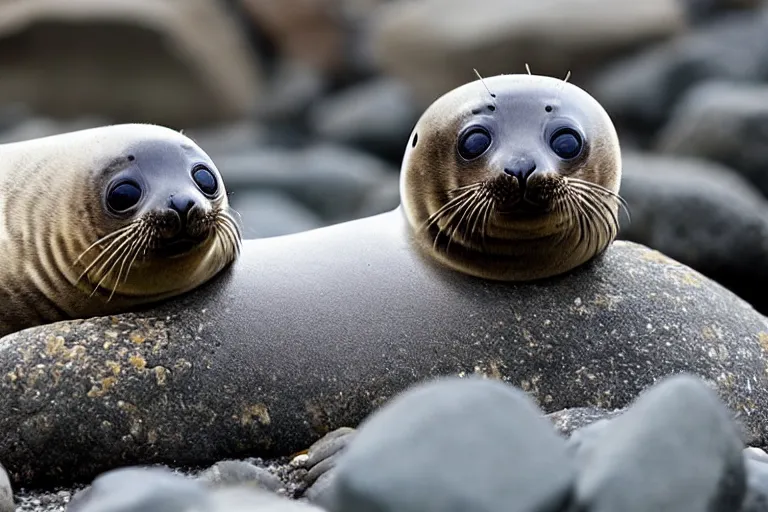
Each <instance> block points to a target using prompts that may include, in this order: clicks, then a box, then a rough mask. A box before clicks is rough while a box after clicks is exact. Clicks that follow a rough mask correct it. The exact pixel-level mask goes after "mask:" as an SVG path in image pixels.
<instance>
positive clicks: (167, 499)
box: [67, 467, 212, 512]
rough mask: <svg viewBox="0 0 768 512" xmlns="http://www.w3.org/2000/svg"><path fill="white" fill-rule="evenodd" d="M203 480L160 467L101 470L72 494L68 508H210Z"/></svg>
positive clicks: (93, 511)
mask: <svg viewBox="0 0 768 512" xmlns="http://www.w3.org/2000/svg"><path fill="white" fill-rule="evenodd" d="M211 506H212V503H211V497H210V494H209V493H208V491H207V488H206V486H205V485H204V484H203V483H202V482H198V481H195V480H192V479H190V478H188V477H186V476H183V475H181V474H177V473H174V472H172V471H171V470H169V469H166V468H161V467H127V468H121V469H115V470H112V471H108V472H106V473H103V474H102V475H100V476H99V477H97V478H96V479H94V481H93V483H92V484H91V486H90V487H89V488H87V489H85V490H83V491H81V492H80V493H78V494H77V495H75V496H74V497H73V499H72V501H71V502H70V504H69V507H68V508H67V511H68V512H134V511H135V512H139V511H141V512H193V511H206V510H210V509H211Z"/></svg>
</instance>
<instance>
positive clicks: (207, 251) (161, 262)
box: [0, 125, 241, 334]
mask: <svg viewBox="0 0 768 512" xmlns="http://www.w3.org/2000/svg"><path fill="white" fill-rule="evenodd" d="M0 185H2V190H3V192H0V220H2V225H0V249H1V250H2V252H3V254H4V256H5V259H6V261H9V262H10V263H9V264H8V265H4V266H3V267H2V270H0V298H2V299H3V303H4V304H6V307H5V308H4V309H5V311H3V312H2V313H0V334H3V333H7V332H9V331H13V330H18V329H20V328H24V327H27V326H31V325H36V324H40V323H48V322H52V321H57V320H60V319H64V318H81V317H87V316H94V315H101V314H111V313H115V312H121V311H125V310H127V309H129V308H131V307H133V306H135V305H138V304H143V303H149V302H154V301H157V300H160V299H164V298H168V297H172V296H175V295H178V294H181V293H183V292H186V291H189V290H191V289H193V288H196V287H197V286H199V285H201V284H203V283H204V282H206V281H207V280H209V279H210V278H211V277H213V276H214V275H216V274H217V273H218V272H219V271H221V270H222V269H223V268H224V267H225V266H227V265H228V264H229V263H231V262H232V261H233V260H234V259H235V258H236V257H237V255H238V254H239V251H240V246H241V229H240V226H239V223H238V221H237V220H236V218H235V217H234V215H235V212H234V211H232V210H231V209H230V207H229V202H228V199H227V193H226V189H225V187H224V183H223V181H222V178H221V175H220V174H219V171H218V170H217V169H216V166H215V165H214V163H213V162H212V161H211V159H210V158H209V157H208V155H207V154H206V153H205V152H204V151H203V150H202V149H201V148H200V147H198V146H197V145H196V144H195V143H194V142H193V141H192V140H191V139H189V138H188V137H185V136H184V135H182V134H180V133H178V132H175V131H173V130H170V129H168V128H163V127H159V126H153V125H116V126H108V127H103V128H96V129H90V130H83V131H79V132H73V133H69V134H64V135H58V136H53V137H45V138H41V139H35V140H30V141H25V142H20V143H15V144H8V145H5V146H0Z"/></svg>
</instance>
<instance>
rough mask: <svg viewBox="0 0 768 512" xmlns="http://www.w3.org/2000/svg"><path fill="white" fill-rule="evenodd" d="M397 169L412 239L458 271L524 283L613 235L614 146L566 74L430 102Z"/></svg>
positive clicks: (597, 113)
mask: <svg viewBox="0 0 768 512" xmlns="http://www.w3.org/2000/svg"><path fill="white" fill-rule="evenodd" d="M410 140H411V143H410V144H409V145H408V147H407V149H406V152H405V156H404V159H403V163H402V168H401V186H400V196H401V201H402V207H403V211H404V213H405V216H406V218H407V219H408V222H409V224H410V226H411V229H412V230H413V234H414V239H415V240H416V242H417V245H418V246H419V247H420V249H421V250H423V251H424V252H425V253H427V254H429V255H430V256H431V257H434V258H435V259H437V260H438V261H440V262H441V263H443V264H445V265H447V266H449V267H451V268H453V269H455V270H458V271H461V272H464V273H467V274H470V275H474V276H477V277H482V278H486V279H494V280H502V281H528V280H534V279H540V278H546V277H551V276H554V275H558V274H562V273H564V272H567V271H569V270H571V269H573V268H575V267H577V266H579V265H581V264H583V263H585V262H586V261H589V260H590V259H592V258H593V257H595V256H597V255H599V254H600V253H602V252H603V251H604V250H605V249H606V248H607V247H608V245H609V244H610V243H611V242H612V241H613V240H614V239H615V238H616V235H617V233H618V228H619V218H618V209H619V206H623V204H624V203H623V200H622V199H621V197H620V196H619V185H620V182H621V152H620V148H619V141H618V136H617V134H616V130H615V128H614V126H613V123H612V122H611V119H610V118H609V116H608V114H607V113H606V112H605V110H604V109H603V107H602V106H601V105H600V104H599V103H598V102H597V101H596V100H595V99H594V98H593V97H592V96H590V95H589V94H588V93H587V92H586V91H584V90H582V89H581V88H579V87H577V86H575V85H573V84H570V83H568V82H567V81H564V80H559V79H556V78H551V77H546V76H535V75H525V74H521V75H499V76H494V77H490V78H486V79H485V80H482V79H481V80H477V81H474V82H471V83H468V84H465V85H463V86H461V87H458V88H456V89H454V90H452V91H450V92H448V93H446V94H445V95H443V96H442V97H440V98H438V99H437V100H436V101H435V102H434V103H432V104H431V105H430V106H429V108H428V109H427V110H426V111H425V112H424V113H423V115H422V116H421V118H420V119H419V121H418V123H417V124H416V127H415V128H414V130H413V132H412V134H411V139H410Z"/></svg>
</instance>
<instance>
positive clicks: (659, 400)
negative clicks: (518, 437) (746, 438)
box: [574, 375, 746, 512]
mask: <svg viewBox="0 0 768 512" xmlns="http://www.w3.org/2000/svg"><path fill="white" fill-rule="evenodd" d="M592 440H593V441H596V442H593V443H586V444H584V445H582V447H581V448H580V450H579V454H578V455H577V461H578V462H579V476H578V478H577V481H576V486H575V496H574V498H575V502H576V507H577V509H580V510H590V511H594V512H609V511H616V510H623V511H627V512H635V511H637V512H641V511H648V512H651V511H653V512H665V511H669V512H673V511H674V512H687V511H690V512H705V511H708V512H709V511H711V512H717V511H722V512H726V511H733V510H739V508H740V506H741V502H742V500H743V498H744V495H745V492H746V472H745V469H744V461H743V456H742V453H741V452H742V443H741V439H740V438H739V432H738V429H737V428H736V425H735V423H734V422H733V421H732V420H731V417H730V412H729V411H728V410H727V409H726V407H725V406H724V404H722V403H721V402H720V401H719V400H718V397H717V395H716V394H715V393H714V391H713V390H711V389H710V388H709V387H708V386H707V385H705V383H704V382H703V381H701V380H699V379H697V378H694V377H692V376H689V375H678V376H674V377H669V378H666V379H664V380H663V381H662V382H660V383H659V384H657V385H656V386H654V387H653V388H651V389H649V390H647V391H646V392H645V393H643V394H642V395H641V396H640V397H639V398H638V399H637V400H636V402H635V403H634V404H633V405H632V406H630V407H629V409H628V410H627V412H626V413H624V414H623V415H621V416H619V417H618V418H616V419H614V420H612V421H611V422H610V423H609V424H608V425H607V426H606V427H605V430H604V431H603V432H602V433H601V435H600V436H596V437H593V439H592Z"/></svg>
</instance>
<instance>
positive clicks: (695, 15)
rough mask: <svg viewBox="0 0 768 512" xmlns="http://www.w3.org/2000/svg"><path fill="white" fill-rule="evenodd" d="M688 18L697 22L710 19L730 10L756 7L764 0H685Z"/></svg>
mask: <svg viewBox="0 0 768 512" xmlns="http://www.w3.org/2000/svg"><path fill="white" fill-rule="evenodd" d="M683 4H684V5H685V6H686V8H687V10H688V18H689V19H690V20H692V21H694V22H696V23H701V22H704V21H710V20H712V19H715V18H716V17H717V16H722V15H723V14H725V13H728V12H730V11H740V10H746V9H754V8H755V7H759V6H760V5H763V0H683Z"/></svg>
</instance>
